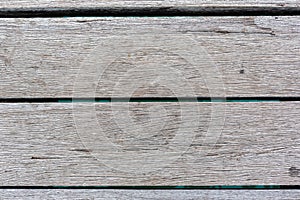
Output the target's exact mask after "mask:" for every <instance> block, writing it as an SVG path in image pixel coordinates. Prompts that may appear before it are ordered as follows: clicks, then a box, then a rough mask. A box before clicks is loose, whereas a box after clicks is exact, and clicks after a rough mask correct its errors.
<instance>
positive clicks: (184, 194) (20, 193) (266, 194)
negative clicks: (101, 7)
mask: <svg viewBox="0 0 300 200" xmlns="http://www.w3.org/2000/svg"><path fill="white" fill-rule="evenodd" d="M0 194H1V198H2V199H3V200H5V199H16V200H18V199H22V200H26V199H74V200H77V199H78V200H79V199H112V200H113V199H118V200H119V199H120V200H122V199H126V200H127V199H178V200H188V199H199V198H201V199H215V200H223V199H226V200H229V199H233V200H238V199H253V200H256V199H268V200H269V199H270V200H271V199H272V200H273V199H274V200H281V199H297V198H298V197H299V195H300V192H299V190H265V191H262V190H250V191H247V190H67V189H66V190H12V189H11V190H0Z"/></svg>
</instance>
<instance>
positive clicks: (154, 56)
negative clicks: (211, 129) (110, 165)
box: [0, 16, 300, 98]
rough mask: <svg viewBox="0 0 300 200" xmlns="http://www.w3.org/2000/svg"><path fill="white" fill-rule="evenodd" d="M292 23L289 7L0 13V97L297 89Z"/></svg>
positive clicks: (297, 31) (286, 92)
mask: <svg viewBox="0 0 300 200" xmlns="http://www.w3.org/2000/svg"><path fill="white" fill-rule="evenodd" d="M299 27H300V20H299V17H297V16H293V17H288V16H287V17H263V16H261V17H198V18H197V17H190V18H189V17H174V18H167V17H166V18H51V19H50V18H43V19H41V18H35V19H1V20H0V40H1V44H0V45H1V49H0V70H1V73H0V97H1V98H25V97H32V98H37V97H39V98H45V97H93V96H96V97H115V96H118V97H128V96H133V97H143V96H144V97H145V96H147V97H168V96H172V97H174V96H177V97H187V96H214V95H216V96H224V95H225V96H233V97H253V96H254V97H257V96H271V97H272V96H296V97H299V95H300V85H299V84H300V80H299V77H300V71H299V64H300V51H299V46H300V45H299V44H300V28H299ZM100 72H101V73H102V74H101V76H100ZM74 87H75V92H74ZM216 88H217V89H216Z"/></svg>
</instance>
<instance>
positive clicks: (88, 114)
mask: <svg viewBox="0 0 300 200" xmlns="http://www.w3.org/2000/svg"><path fill="white" fill-rule="evenodd" d="M94 106H95V107H94ZM224 108H225V109H226V111H224ZM157 111H159V112H157ZM299 111H300V103H299V102H286V103H279V102H278V103H266V102H264V103H262V102H261V103H192V102H190V103H189V102H185V103H176V102H173V103H167V102H166V103H158V102H152V103H151V102H148V103H129V105H128V104H127V103H114V104H111V103H96V104H92V103H76V104H74V105H72V104H71V103H43V104H38V103H37V104H27V103H23V104H7V103H6V104H0V132H1V134H0V171H1V176H0V183H1V185H10V186H26V185H29V186H30V185H46V186H48V185H66V186H71V185H98V186H99V185H100V186H101V185H102V186H106V185H118V186H119V185H123V186H126V185H127V186H129V185H152V186H159V185H274V184H275V185H297V184H299V180H300V166H299V161H300V157H299V155H300V154H299V153H300V148H299V142H300V136H299V134H298V133H299V130H300V127H299V126H300V124H299V120H300V114H299V113H300V112H299ZM195 116H196V117H195ZM222 124H223V125H222ZM211 131H213V132H211Z"/></svg>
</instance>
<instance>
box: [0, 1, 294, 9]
mask: <svg viewBox="0 0 300 200" xmlns="http://www.w3.org/2000/svg"><path fill="white" fill-rule="evenodd" d="M0 5H1V6H0V8H24V7H28V8H57V7H60V8H64V7H71V8H80V7H166V6H174V7H176V6H220V7H221V6H240V7H245V6H268V7H283V6H299V1H297V0H244V1H243V0H228V1H226V0H215V1H213V0H184V1H178V0H141V1H138V0H130V1H129V0H127V1H126V0H91V1H84V0H79V1H72V0H35V1H30V0H11V1H10V0H1V4H0Z"/></svg>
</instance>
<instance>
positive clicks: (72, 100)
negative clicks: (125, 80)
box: [0, 97, 300, 103]
mask: <svg viewBox="0 0 300 200" xmlns="http://www.w3.org/2000/svg"><path fill="white" fill-rule="evenodd" d="M288 101H300V97H224V98H220V97H194V98H193V97H134V98H119V97H116V98H2V99H0V103H84V102H91V103H94V102H95V103H108V102H112V103H114V102H288Z"/></svg>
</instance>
